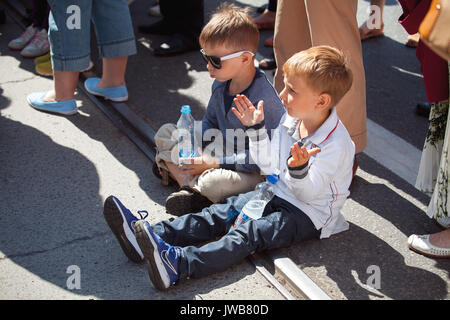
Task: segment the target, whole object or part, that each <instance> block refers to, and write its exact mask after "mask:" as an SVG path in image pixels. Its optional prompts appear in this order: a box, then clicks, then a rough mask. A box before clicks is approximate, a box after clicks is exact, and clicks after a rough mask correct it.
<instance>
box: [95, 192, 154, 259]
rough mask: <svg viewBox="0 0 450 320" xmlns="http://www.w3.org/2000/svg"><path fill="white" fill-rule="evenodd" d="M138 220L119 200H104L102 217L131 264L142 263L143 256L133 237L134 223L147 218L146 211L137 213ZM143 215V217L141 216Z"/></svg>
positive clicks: (112, 198)
mask: <svg viewBox="0 0 450 320" xmlns="http://www.w3.org/2000/svg"><path fill="white" fill-rule="evenodd" d="M138 214H139V216H140V218H137V217H136V216H134V215H133V214H132V213H131V211H130V210H128V209H127V208H126V207H125V206H124V205H123V204H122V202H120V200H119V199H117V198H116V197H114V196H109V197H108V198H107V199H106V200H105V204H104V207H103V215H104V216H105V220H106V222H107V223H108V226H109V227H110V228H111V231H112V232H113V233H114V235H115V236H116V238H117V240H118V241H119V244H120V247H121V248H122V250H123V252H124V253H125V255H126V256H127V257H128V259H130V260H131V261H133V262H136V263H140V262H142V261H143V258H144V255H143V254H142V251H141V249H140V248H139V245H138V243H137V241H136V237H135V235H134V232H135V231H134V224H135V223H136V221H138V220H141V219H145V218H146V217H147V216H148V212H147V211H143V210H140V211H138ZM143 214H145V215H143Z"/></svg>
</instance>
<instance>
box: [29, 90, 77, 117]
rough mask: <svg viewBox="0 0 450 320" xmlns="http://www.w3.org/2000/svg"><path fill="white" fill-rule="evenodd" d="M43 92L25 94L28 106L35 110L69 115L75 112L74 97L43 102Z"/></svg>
mask: <svg viewBox="0 0 450 320" xmlns="http://www.w3.org/2000/svg"><path fill="white" fill-rule="evenodd" d="M46 94H47V91H45V92H34V93H30V94H29V95H28V96H27V101H28V104H29V105H30V106H32V107H33V108H35V109H37V110H41V111H47V112H53V113H60V114H63V115H71V114H75V113H77V103H76V102H75V99H71V100H66V101H56V102H45V101H44V97H45V95H46Z"/></svg>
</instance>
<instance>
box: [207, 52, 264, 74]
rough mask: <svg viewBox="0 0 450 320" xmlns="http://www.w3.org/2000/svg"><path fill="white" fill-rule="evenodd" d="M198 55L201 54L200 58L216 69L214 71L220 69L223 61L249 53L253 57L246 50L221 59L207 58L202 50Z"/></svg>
mask: <svg viewBox="0 0 450 320" xmlns="http://www.w3.org/2000/svg"><path fill="white" fill-rule="evenodd" d="M200 53H201V54H202V57H203V59H204V60H205V62H206V63H208V62H210V63H211V65H212V66H213V67H214V68H216V69H220V68H222V61H224V60H228V59H232V58H236V57H239V56H241V55H243V54H244V53H250V54H251V55H252V57H253V56H254V55H255V54H254V53H253V52H251V51H246V50H245V51H239V52H235V53H231V54H228V55H226V56H223V57H215V56H208V55H207V54H206V53H205V50H203V49H200Z"/></svg>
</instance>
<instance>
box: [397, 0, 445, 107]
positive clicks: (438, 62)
mask: <svg viewBox="0 0 450 320" xmlns="http://www.w3.org/2000/svg"><path fill="white" fill-rule="evenodd" d="M399 2H400V4H401V6H402V8H403V14H402V15H401V16H400V18H399V20H398V21H399V22H400V24H401V25H402V26H403V27H404V28H405V30H406V32H408V33H409V34H415V33H417V32H418V31H419V26H420V24H421V22H422V20H423V18H424V17H425V15H426V14H427V12H428V9H429V8H430V4H431V0H399ZM416 57H417V59H419V61H420V64H421V71H422V74H423V80H424V82H425V91H426V94H427V99H428V102H439V101H444V100H447V99H448V97H449V81H448V62H447V61H446V60H444V59H442V58H441V57H440V56H438V55H437V54H436V53H434V51H433V50H431V49H430V48H429V47H428V46H426V45H425V44H424V43H423V42H422V41H419V44H418V46H417V49H416Z"/></svg>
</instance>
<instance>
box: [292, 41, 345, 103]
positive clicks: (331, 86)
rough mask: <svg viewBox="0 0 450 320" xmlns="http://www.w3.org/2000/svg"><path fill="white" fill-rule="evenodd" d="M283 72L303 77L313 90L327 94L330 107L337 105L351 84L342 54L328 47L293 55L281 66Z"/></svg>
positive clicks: (319, 47)
mask: <svg viewBox="0 0 450 320" xmlns="http://www.w3.org/2000/svg"><path fill="white" fill-rule="evenodd" d="M283 72H284V74H286V75H294V76H300V77H303V78H304V79H305V81H306V83H307V84H308V85H309V86H310V87H311V88H312V89H313V90H316V91H318V92H320V93H328V94H329V95H330V96H331V106H335V105H336V104H338V102H339V101H340V100H341V99H342V97H343V96H344V95H345V94H346V93H347V91H348V90H350V87H351V86H352V82H353V73H352V71H351V70H350V67H349V66H348V61H347V58H346V57H345V55H344V53H343V52H342V51H341V50H339V49H336V48H333V47H330V46H317V47H312V48H309V49H307V50H303V51H300V52H298V53H296V54H294V55H293V56H292V57H290V58H289V59H288V61H286V63H285V64H284V65H283Z"/></svg>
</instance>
